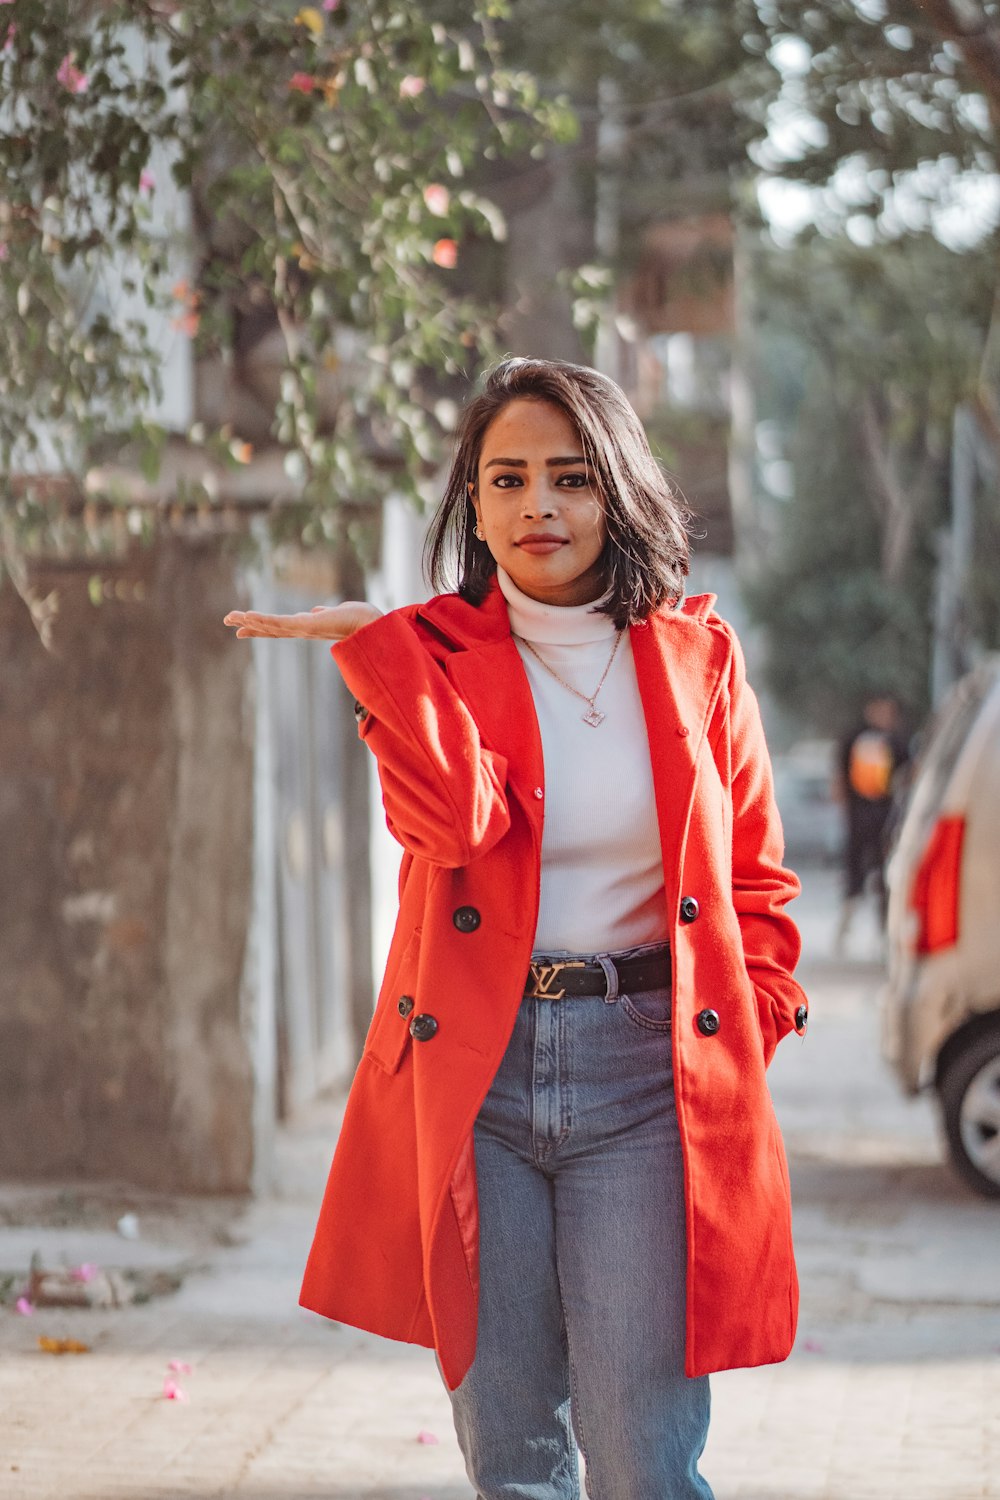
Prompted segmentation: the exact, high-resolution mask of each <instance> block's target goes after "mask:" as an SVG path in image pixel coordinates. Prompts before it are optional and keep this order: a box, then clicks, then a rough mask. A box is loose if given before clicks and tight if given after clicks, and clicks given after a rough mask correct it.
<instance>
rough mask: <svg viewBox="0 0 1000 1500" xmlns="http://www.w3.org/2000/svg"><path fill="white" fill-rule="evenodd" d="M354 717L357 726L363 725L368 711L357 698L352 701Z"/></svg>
mask: <svg viewBox="0 0 1000 1500" xmlns="http://www.w3.org/2000/svg"><path fill="white" fill-rule="evenodd" d="M354 717H355V718H356V719H357V721H358V723H359V724H363V723H364V721H365V719H367V717H368V710H367V708H365V705H364V704H363V703H362V702H361V700H360V699H359V698H355V700H354Z"/></svg>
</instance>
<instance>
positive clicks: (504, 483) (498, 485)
mask: <svg viewBox="0 0 1000 1500" xmlns="http://www.w3.org/2000/svg"><path fill="white" fill-rule="evenodd" d="M508 481H509V483H508ZM521 483H522V480H521V476H520V474H498V475H497V476H496V478H495V479H494V480H493V485H494V488H495V489H498V490H512V489H514V488H516V486H517V485H519V484H521Z"/></svg>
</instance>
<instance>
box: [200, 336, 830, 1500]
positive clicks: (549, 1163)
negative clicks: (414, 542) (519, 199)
mask: <svg viewBox="0 0 1000 1500" xmlns="http://www.w3.org/2000/svg"><path fill="white" fill-rule="evenodd" d="M429 558H430V574H431V581H432V583H433V585H434V586H435V587H436V588H437V589H438V590H439V592H437V593H436V594H435V596H434V597H433V598H431V599H430V600H428V601H427V603H425V604H421V605H418V606H413V607H408V608H405V609H397V610H392V611H390V612H389V613H388V614H386V615H380V613H379V611H378V610H377V609H375V608H374V607H373V606H372V605H371V604H367V603H365V602H363V601H362V602H354V603H342V604H338V605H334V606H332V607H324V606H318V607H317V608H316V609H315V610H313V611H311V612H304V613H302V614H300V615H292V616H266V615H259V614H253V613H243V612H234V613H233V614H231V615H229V616H227V621H226V622H227V624H229V625H231V626H234V627H235V628H236V632H237V635H239V636H241V637H246V636H275V637H278V636H296V635H300V636H305V637H312V638H315V639H325V640H330V641H333V642H335V644H334V646H333V648H332V649H333V657H334V661H335V662H336V665H337V667H338V669H339V670H340V672H341V675H342V676H343V678H344V681H345V683H346V684H347V687H348V689H349V690H350V692H351V694H352V695H353V697H354V698H355V700H356V705H355V712H356V715H357V718H358V723H359V727H360V734H361V737H362V739H363V740H364V741H365V743H366V745H367V746H368V749H369V750H370V751H371V752H372V753H373V755H374V757H375V759H376V762H377V765H378V771H379V776H380V779H381V784H382V797H383V802H384V805H385V810H386V815H387V818H388V823H389V827H390V829H391V831H392V833H393V834H394V836H395V837H396V839H397V840H398V841H399V843H400V844H401V846H402V849H403V854H402V864H401V870H400V910H399V917H398V920H397V924H396V931H395V935H394V937H393V942H392V946H391V949H390V953H389V960H388V966H387V969H386V974H385V979H384V981H383V985H382V989H381V992H380V995H379V1000H378V1005H377V1007H376V1011H375V1016H374V1019H373V1021H372V1026H371V1030H370V1032H369V1034H368V1038H367V1041H366V1044H365V1049H364V1055H363V1057H362V1059H361V1063H360V1066H359V1068H358V1072H357V1076H356V1078H355V1081H354V1084H353V1087H352V1090H351V1096H350V1099H349V1101H348V1104H347V1110H346V1114H345V1117H344V1125H343V1129H342V1131H341V1135H340V1139H339V1141H338V1143H337V1147H336V1152H335V1155H334V1160H333V1166H332V1168H331V1172H330V1178H329V1183H328V1186H327V1192H326V1197H325V1199H324V1203H323V1207H322V1209H321V1211H320V1218H319V1224H318V1227H317V1230H316V1236H315V1239H314V1242H313V1246H312V1250H311V1252H310V1255H309V1260H308V1264H307V1267H306V1272H305V1277H304V1281H303V1288H302V1298H301V1300H302V1302H303V1304H304V1306H306V1307H310V1308H313V1309H314V1310H315V1311H317V1312H321V1313H323V1314H325V1315H326V1316H327V1317H329V1318H334V1319H336V1320H337V1321H338V1322H342V1323H348V1324H352V1325H355V1326H357V1327H361V1328H367V1329H370V1330H372V1331H374V1332H377V1333H382V1334H385V1335H387V1336H388V1337H390V1338H395V1339H402V1340H404V1341H407V1342H410V1343H415V1344H424V1345H427V1346H429V1347H432V1348H434V1349H435V1350H436V1352H437V1357H438V1362H439V1365H440V1368H441V1371H442V1374H443V1376H444V1379H445V1382H446V1384H447V1386H448V1388H449V1390H450V1392H451V1399H452V1403H453V1408H454V1417H455V1427H456V1432H457V1434H458V1441H459V1443H460V1445H461V1448H462V1451H463V1454H464V1456H465V1461H466V1467H467V1470H468V1473H469V1477H470V1479H471V1481H472V1485H473V1488H474V1490H475V1493H476V1495H477V1496H478V1497H479V1500H577V1497H578V1496H579V1494H580V1481H579V1474H578V1468H577V1462H578V1460H577V1445H579V1448H580V1449H581V1450H582V1451H583V1453H584V1456H585V1459H586V1466H587V1492H588V1494H589V1495H591V1496H593V1497H594V1500H666V1497H668V1496H669V1497H670V1500H711V1495H712V1492H711V1489H710V1488H709V1485H708V1482H707V1480H706V1479H705V1478H704V1476H703V1475H702V1474H701V1473H700V1472H699V1459H700V1456H701V1452H702V1448H703V1446H704V1443H705V1437H706V1433H707V1430H708V1420H709V1388H708V1375H709V1373H710V1372H711V1371H714V1370H720V1369H725V1368H728V1367H731V1366H734V1365H755V1364H764V1363H767V1362H769V1361H773V1360H781V1359H784V1358H785V1357H786V1355H787V1354H788V1352H789V1350H790V1349H791V1346H792V1341H793V1339H794V1336H795V1322H796V1309H797V1302H798V1283H797V1279H796V1274H795V1263H794V1257H793V1253H792V1240H791V1216H790V1204H789V1187H788V1171H787V1166H786V1162H785V1155H784V1150H783V1147H782V1143H781V1137H780V1134H779V1131H778V1127H777V1123H776V1121H775V1117H774V1111H773V1108H772V1106H771V1100H770V1095H769V1093H768V1088H767V1083H766V1080H765V1069H766V1067H767V1064H768V1063H769V1062H770V1060H771V1057H772V1055H773V1053H774V1049H775V1047H776V1046H777V1044H778V1042H779V1041H780V1040H781V1038H782V1037H784V1036H787V1035H788V1034H789V1033H791V1032H797V1033H798V1034H799V1035H802V1034H804V1032H805V1030H806V1024H807V1016H808V1009H807V1005H806V1001H805V997H804V995H803V993H802V991H801V989H800V988H799V986H798V984H797V983H796V981H795V979H794V978H793V977H792V970H793V969H794V967H795V963H796V961H797V959H798V954H799V937H798V933H797V931H796V928H795V926H794V924H793V922H792V920H791V918H790V917H789V916H788V915H787V914H786V912H785V910H784V907H785V905H786V903H787V902H788V901H789V900H791V899H792V898H793V897H794V896H795V895H796V894H797V892H798V889H799V885H798V881H797V880H796V878H795V876H794V875H793V874H791V872H790V871H788V870H787V869H785V868H784V866H783V864H782V856H783V845H782V834H781V824H780V821H779V818H778V814H777V811H776V808H775V805H774V797H773V792H772V785H771V773H770V765H769V761H768V755H767V749H766V746H765V744H764V736H763V732H762V729H761V723H760V716H759V714H758V710H757V703H756V699H755V698H754V695H753V692H752V691H751V689H750V688H749V687H748V685H747V682H746V676H745V672H744V667H743V656H742V653H741V650H740V647H739V643H738V641H737V639H736V637H735V635H734V633H733V631H732V629H731V627H730V626H729V625H727V624H726V623H725V621H723V620H722V619H720V617H719V616H718V615H717V614H716V613H715V612H714V610H713V608H712V605H713V603H714V599H713V597H712V596H701V597H696V598H688V599H685V598H684V589H683V580H684V575H685V574H686V573H687V569H688V538H687V530H686V517H685V512H684V510H683V507H682V505H681V503H680V501H679V498H678V496H677V495H676V492H675V491H674V490H673V489H672V487H671V485H670V484H669V482H668V481H667V479H666V477H665V476H664V474H663V473H662V472H661V470H660V468H659V467H658V465H657V464H656V462H655V460H654V459H653V456H652V454H651V453H650V450H649V445H648V442H647V440H646V436H645V433H644V432H643V430H642V426H641V424H640V422H639V420H638V418H637V416H636V415H635V412H634V411H633V410H632V408H631V407H630V405H629V403H628V401H627V400H626V398H625V396H624V394H623V393H622V391H621V390H619V388H618V387H617V386H616V385H615V384H614V382H613V381H611V380H608V379H607V378H606V377H605V376H603V375H601V374H599V373H598V372H597V371H596V370H591V369H587V368H585V367H583V366H578V365H569V364H562V363H559V362H554V361H546V360H536V359H507V360H504V361H503V362H502V363H501V364H500V365H499V366H498V367H497V368H495V369H494V370H493V371H492V372H491V373H490V375H489V376H488V378H487V380H486V383H485V386H484V388H483V390H482V391H481V393H480V394H478V395H477V396H476V397H474V399H473V400H472V401H471V402H470V403H469V405H468V406H467V407H466V410H465V413H464V416H463V419H462V422H461V426H460V428H459V432H458V438H457V444H456V452H455V457H454V460H453V463H452V467H451V472H450V474H449V477H448V480H447V483H446V486H445V494H444V498H443V500H442V502H441V505H440V507H439V510H438V513H437V516H436V518H435V521H434V523H433V525H432V529H431V533H430V552H429ZM442 585H450V587H449V586H445V587H442Z"/></svg>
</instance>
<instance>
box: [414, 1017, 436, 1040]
mask: <svg viewBox="0 0 1000 1500" xmlns="http://www.w3.org/2000/svg"><path fill="white" fill-rule="evenodd" d="M437 1029H438V1023H437V1019H436V1017H434V1016H426V1015H419V1016H414V1017H413V1020H412V1021H411V1022H410V1035H411V1036H412V1038H413V1040H414V1041H415V1042H429V1041H430V1039H431V1037H432V1036H436V1035H437Z"/></svg>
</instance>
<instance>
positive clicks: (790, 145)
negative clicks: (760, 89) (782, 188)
mask: <svg viewBox="0 0 1000 1500" xmlns="http://www.w3.org/2000/svg"><path fill="white" fill-rule="evenodd" d="M760 10H761V16H762V19H763V21H764V24H765V27H766V30H767V33H768V37H769V40H770V42H771V44H772V47H773V49H774V51H773V53H772V55H774V56H775V57H776V58H778V59H780V61H781V63H782V72H783V77H782V80H781V82H780V84H779V85H778V86H777V87H776V88H773V89H772V90H770V91H765V92H764V93H762V95H761V97H760V100H759V102H758V107H757V120H758V131H759V133H758V139H757V142H756V151H757V155H758V158H759V159H760V160H761V161H762V162H763V163H764V164H765V166H766V167H767V169H768V170H771V171H774V172H776V173H780V174H781V175H783V176H786V177H790V178H794V179H796V180H799V181H802V182H805V183H809V184H812V185H817V186H825V185H827V184H830V183H831V182H835V185H836V202H835V203H831V205H830V207H831V212H835V211H837V210H838V209H839V210H840V211H841V212H843V213H846V214H847V215H854V216H857V217H858V219H860V218H865V217H867V218H868V219H870V220H872V221H875V220H879V221H880V223H879V228H880V229H881V230H882V232H884V233H887V234H889V235H890V236H891V235H894V234H898V233H900V232H908V231H910V230H917V231H922V230H924V229H926V228H927V227H928V225H929V224H930V222H931V219H932V217H933V215H934V213H935V211H937V210H939V209H940V207H941V205H942V202H943V201H945V200H946V199H947V197H948V195H949V192H955V191H958V185H959V183H960V178H961V174H962V173H965V172H970V171H971V172H977V173H983V172H991V171H993V170H995V168H996V165H997V161H998V157H1000V152H998V144H1000V142H998V126H1000V7H998V6H997V5H996V4H995V3H994V0H871V3H864V4H862V3H860V0H825V3H824V4H822V5H815V4H811V3H809V0H761V6H760ZM776 127H777V128H776ZM769 131H770V132H771V139H770V141H768V140H767V139H766V137H767V134H768V132H769ZM901 185H905V191H904V192H903V193H900V187H901Z"/></svg>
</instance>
